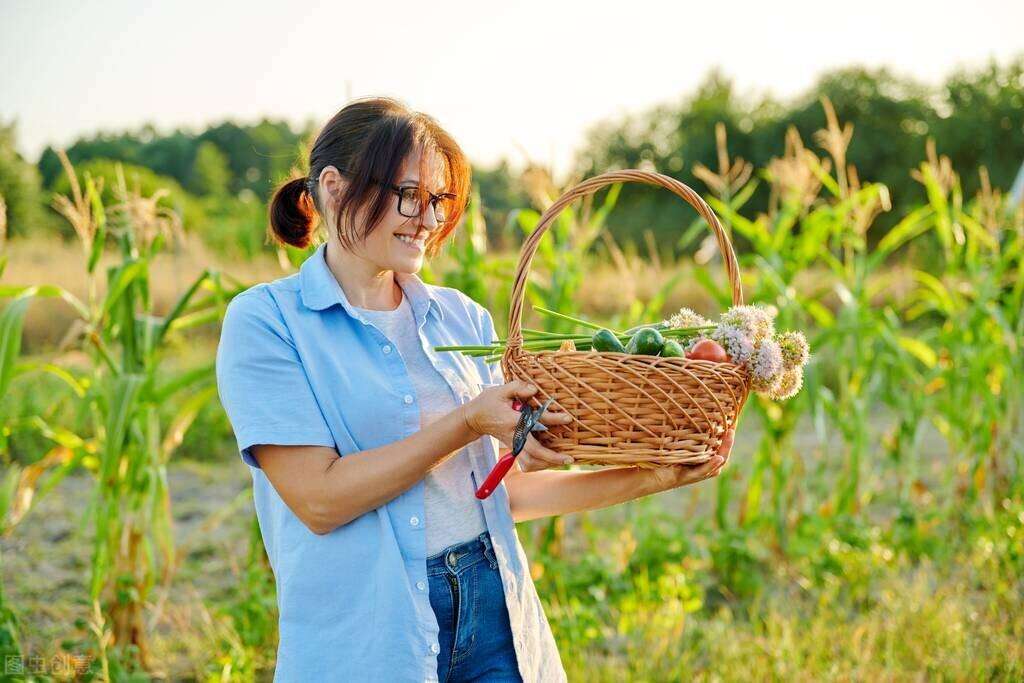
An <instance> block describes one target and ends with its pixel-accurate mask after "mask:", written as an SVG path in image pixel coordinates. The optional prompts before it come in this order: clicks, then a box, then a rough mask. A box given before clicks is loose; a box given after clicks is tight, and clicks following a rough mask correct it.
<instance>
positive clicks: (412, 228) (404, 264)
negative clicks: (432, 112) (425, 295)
mask: <svg viewBox="0 0 1024 683" xmlns="http://www.w3.org/2000/svg"><path fill="white" fill-rule="evenodd" d="M419 164H420V152H419V151H413V152H411V153H410V154H409V156H408V157H407V158H406V160H405V163H404V164H403V166H402V171H401V173H400V174H399V176H398V180H397V182H396V183H395V184H396V185H398V186H399V187H406V186H411V185H421V184H423V183H424V182H425V184H426V189H427V190H429V191H430V192H433V193H434V194H441V193H442V192H444V187H445V185H444V180H445V178H444V167H443V165H442V164H441V160H440V158H439V157H438V156H437V155H436V154H435V155H431V159H430V166H428V168H429V169H430V170H431V176H432V177H430V178H427V179H426V180H424V179H421V178H420V177H419ZM390 197H391V204H390V205H389V208H388V210H387V211H386V212H385V214H384V216H383V218H382V219H381V222H380V223H379V224H378V225H377V227H376V228H374V229H373V232H371V233H370V234H369V235H368V236H367V237H366V239H365V240H364V241H363V242H361V243H355V244H353V245H352V247H351V251H352V253H353V254H355V255H357V256H359V257H360V258H363V259H365V260H367V261H369V262H370V263H372V264H373V265H374V266H375V267H376V268H377V269H379V270H381V271H383V270H393V271H395V272H400V273H414V272H416V271H418V270H419V269H420V268H421V267H422V266H423V256H424V253H425V244H424V243H425V242H426V238H427V235H428V233H429V231H431V230H436V229H437V228H438V227H439V225H438V222H437V219H436V218H435V217H434V212H433V210H432V209H431V206H430V202H429V201H428V202H426V208H425V210H424V211H422V212H421V213H420V215H419V216H416V217H412V218H410V217H407V216H403V215H402V214H400V213H398V199H399V198H398V195H397V194H395V193H394V192H391V193H390ZM363 220H365V214H364V212H363V210H360V212H359V213H358V214H357V216H356V221H357V223H356V224H357V225H359V222H360V221H363ZM331 239H336V236H334V235H332V236H331Z"/></svg>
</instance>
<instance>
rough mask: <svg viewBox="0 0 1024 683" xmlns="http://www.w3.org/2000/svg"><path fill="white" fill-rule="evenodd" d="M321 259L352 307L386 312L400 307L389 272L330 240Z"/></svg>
mask: <svg viewBox="0 0 1024 683" xmlns="http://www.w3.org/2000/svg"><path fill="white" fill-rule="evenodd" d="M324 257H325V259H326V260H327V267H328V268H329V269H330V271H331V273H333V274H334V279H335V280H337V281H338V283H339V284H340V285H341V289H342V290H343V291H344V292H345V298H347V299H348V302H349V303H350V304H352V305H353V306H356V307H358V308H367V309H370V310H374V311H390V310H394V309H395V308H397V307H398V306H399V305H400V304H401V303H402V288H401V286H400V285H399V284H398V280H397V279H396V278H395V272H394V271H393V270H381V269H380V268H379V267H378V266H376V265H375V264H373V263H370V262H369V261H367V260H366V259H364V258H362V257H361V256H359V255H357V254H354V253H352V252H351V251H350V250H348V249H345V248H344V247H342V246H341V245H340V244H339V243H337V242H334V241H333V240H332V241H330V242H328V243H327V247H326V251H325V254H324Z"/></svg>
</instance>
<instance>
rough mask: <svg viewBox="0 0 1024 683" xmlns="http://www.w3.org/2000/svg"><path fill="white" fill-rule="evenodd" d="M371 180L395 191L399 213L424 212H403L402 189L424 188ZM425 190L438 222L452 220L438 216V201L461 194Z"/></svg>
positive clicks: (343, 171)
mask: <svg viewBox="0 0 1024 683" xmlns="http://www.w3.org/2000/svg"><path fill="white" fill-rule="evenodd" d="M336 168H337V167H336ZM338 172H339V173H347V174H349V175H355V173H353V172H352V171H350V170H348V169H338ZM320 173H321V174H323V171H321V172H320ZM318 180H319V179H318ZM370 180H371V181H373V182H375V183H377V184H378V185H383V186H384V187H387V188H388V189H389V190H391V191H392V192H394V193H395V194H397V195H398V207H397V208H396V209H395V210H396V211H398V213H399V215H401V216H405V217H406V218H419V217H420V216H421V215H422V214H423V209H422V208H421V209H420V212H419V213H417V214H414V215H412V216H410V215H408V214H405V213H402V190H404V189H410V188H411V189H417V190H422V189H423V188H421V187H420V186H419V185H395V184H393V183H385V182H383V181H381V180H377V179H376V178H370ZM423 191H424V192H426V193H427V194H429V195H430V208H431V210H432V211H433V212H434V219H435V220H436V221H437V222H438V223H447V222H448V221H449V220H451V218H450V217H447V218H445V219H443V220H442V219H440V218H438V217H437V202H438V201H440V200H442V199H451V200H452V201H454V200H456V199H458V198H459V196H458V195H457V194H453V193H451V192H442V193H441V194H434V193H433V192H431V191H430V190H423Z"/></svg>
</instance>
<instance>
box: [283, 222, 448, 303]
mask: <svg viewBox="0 0 1024 683" xmlns="http://www.w3.org/2000/svg"><path fill="white" fill-rule="evenodd" d="M326 256H327V243H326V242H324V243H323V244H321V245H320V246H319V247H317V248H316V251H314V252H313V254H312V255H311V256H309V258H307V259H306V260H305V261H304V262H303V264H302V266H300V267H299V290H300V296H301V297H302V303H303V304H304V305H305V306H306V308H309V309H312V310H314V311H322V310H324V309H327V308H330V307H331V306H333V305H335V304H341V305H342V306H343V307H344V308H345V310H346V311H347V312H348V314H349V315H351V316H352V317H354V318H357V319H359V320H361V321H362V322H367V321H366V319H364V318H363V316H362V315H360V313H359V311H358V310H357V309H356V308H355V307H354V306H353V305H352V304H351V303H349V300H348V297H347V296H345V290H344V289H342V288H341V285H340V284H339V283H338V280H337V278H335V277H334V273H332V272H331V269H330V268H328V267H327V258H326ZM395 279H396V280H397V282H398V284H399V286H400V287H401V288H402V290H403V291H404V292H405V294H406V296H408V297H409V303H410V304H411V305H412V310H413V312H414V313H415V315H416V318H417V320H418V321H421V322H422V320H423V318H424V316H425V315H426V313H428V312H430V311H431V310H432V311H433V312H434V315H435V316H437V319H438V320H444V308H443V307H442V306H441V302H440V301H439V300H438V298H437V295H436V294H435V293H434V291H433V289H432V288H431V287H428V286H427V284H426V283H425V282H423V280H422V279H420V277H419V275H417V274H416V273H400V272H398V271H395Z"/></svg>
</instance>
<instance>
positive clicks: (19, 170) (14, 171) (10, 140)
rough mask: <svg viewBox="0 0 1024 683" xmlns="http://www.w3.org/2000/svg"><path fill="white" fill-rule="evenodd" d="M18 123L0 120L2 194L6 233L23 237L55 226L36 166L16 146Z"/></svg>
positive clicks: (0, 181) (0, 193) (0, 188)
mask: <svg viewBox="0 0 1024 683" xmlns="http://www.w3.org/2000/svg"><path fill="white" fill-rule="evenodd" d="M16 137H17V123H15V122H11V123H9V124H2V123H0V197H3V199H4V203H5V204H6V205H7V207H6V209H7V235H8V236H9V237H15V236H24V235H27V234H29V233H31V232H33V231H36V230H40V229H46V228H52V226H53V223H54V221H52V220H51V219H50V218H49V217H48V216H46V214H45V213H44V212H43V210H42V187H41V183H40V178H39V172H38V171H37V170H36V167H35V166H33V165H32V164H30V163H29V162H27V161H26V160H25V159H24V158H22V156H21V154H19V153H18V151H17V149H15V140H16Z"/></svg>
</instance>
